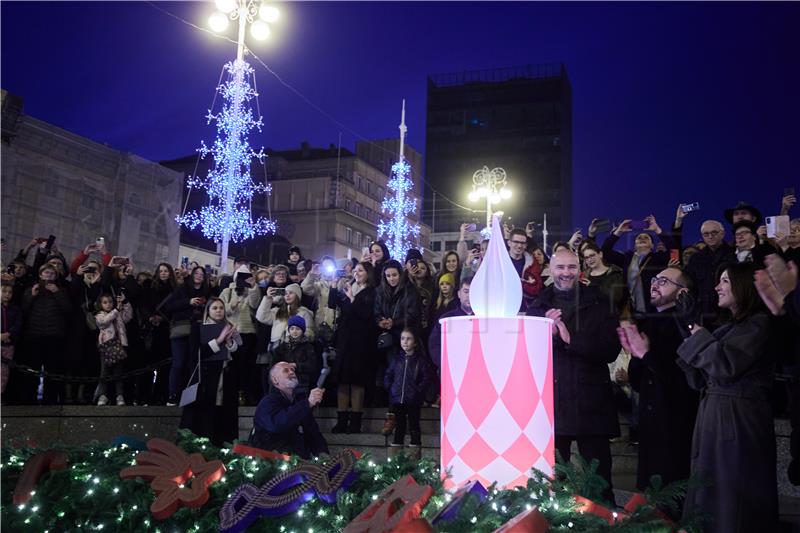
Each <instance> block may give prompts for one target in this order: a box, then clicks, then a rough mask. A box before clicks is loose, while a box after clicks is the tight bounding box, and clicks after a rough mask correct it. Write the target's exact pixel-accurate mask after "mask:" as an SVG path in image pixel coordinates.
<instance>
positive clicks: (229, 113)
mask: <svg viewBox="0 0 800 533" xmlns="http://www.w3.org/2000/svg"><path fill="white" fill-rule="evenodd" d="M225 70H227V72H228V79H227V81H225V83H223V84H221V85H220V86H218V87H217V92H219V93H220V94H221V95H222V98H223V100H224V104H223V106H222V110H221V111H220V112H219V113H216V114H214V113H212V111H211V110H210V109H209V111H208V115H207V116H206V118H207V119H208V123H209V124H210V123H211V122H212V121H215V122H216V126H217V138H216V140H215V141H214V144H213V145H212V146H211V147H210V148H209V147H208V146H206V144H205V143H201V147H200V148H199V149H198V152H199V153H200V157H201V158H205V157H207V156H208V155H211V156H213V159H214V166H213V168H212V169H211V170H209V172H208V175H207V176H206V177H205V178H200V177H198V176H191V177H190V178H189V179H188V180H187V182H186V186H187V187H188V188H189V190H190V191H191V190H192V189H200V190H204V191H205V192H206V194H207V195H208V204H207V205H205V206H203V207H202V208H201V209H200V210H199V212H198V211H191V212H189V213H184V214H182V215H179V216H178V217H176V220H177V221H178V223H180V224H182V225H184V226H186V227H187V228H189V229H194V228H196V227H197V226H200V228H201V229H202V231H203V235H205V236H206V237H208V238H209V239H211V240H213V241H214V242H218V243H222V249H221V256H222V259H221V263H220V264H221V266H222V267H223V268H224V267H225V266H226V265H227V258H228V243H229V242H230V241H231V240H232V241H233V242H240V241H243V240H247V239H252V238H253V237H255V236H256V235H264V234H268V233H275V223H274V222H273V221H272V220H269V219H267V218H264V217H260V218H258V219H257V220H253V216H252V212H251V208H252V203H253V197H254V196H255V195H256V194H269V193H270V191H271V188H270V186H269V185H265V184H258V185H257V184H255V183H253V180H252V179H251V177H250V164H251V162H252V160H253V158H256V159H257V160H258V161H259V162H263V160H264V152H263V149H259V151H258V152H255V151H254V150H253V149H252V148H251V147H250V144H249V142H248V135H249V133H250V131H251V130H252V129H253V128H256V129H258V131H259V132H260V131H261V126H262V121H261V117H260V116H259V117H257V118H256V117H255V116H254V114H253V109H252V108H251V107H250V106H249V105H248V104H249V103H250V101H251V100H253V98H256V97H258V93H257V92H256V91H255V89H254V88H253V87H254V84H253V85H251V83H250V78H251V77H252V76H253V75H254V71H253V69H252V67H250V65H249V64H248V63H247V62H246V61H244V60H241V59H237V60H235V61H231V62H229V63H227V64H226V65H225Z"/></svg>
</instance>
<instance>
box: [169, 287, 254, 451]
mask: <svg viewBox="0 0 800 533" xmlns="http://www.w3.org/2000/svg"><path fill="white" fill-rule="evenodd" d="M202 324H225V327H224V328H223V329H222V332H221V333H220V334H219V335H218V336H217V338H215V339H211V340H210V341H208V342H207V343H203V342H202V341H201V324H200V323H198V322H194V323H192V331H191V333H190V335H189V360H190V361H189V362H190V366H191V368H192V369H194V368H196V367H197V365H198V362H199V363H200V386H199V387H198V390H197V399H196V400H195V401H194V402H192V403H191V404H189V405H187V406H185V407H184V408H183V413H182V414H181V423H180V427H182V428H186V429H190V430H191V431H192V432H193V433H194V434H195V435H198V436H200V437H208V438H209V439H211V442H212V444H214V446H222V444H223V443H225V442H233V441H234V440H235V439H237V438H239V414H238V409H239V397H238V390H239V388H238V383H237V378H236V376H235V375H234V373H235V372H234V367H233V365H231V364H230V363H231V361H232V358H231V355H230V354H231V353H232V352H235V351H236V349H237V348H238V347H239V346H241V345H242V338H241V336H240V335H239V332H238V331H237V330H236V326H235V325H234V324H232V323H231V322H230V321H228V319H227V318H225V302H223V301H222V300H221V299H219V298H211V299H209V300H208V304H206V307H205V311H204V312H203V322H202ZM222 348H227V350H228V356H227V359H226V360H224V361H221V360H212V359H211V358H212V357H213V356H214V354H216V353H218V352H219V351H220V350H221V349H222ZM196 382H197V378H196V377H194V378H192V383H196ZM183 385H184V386H185V385H186V383H184V384H183Z"/></svg>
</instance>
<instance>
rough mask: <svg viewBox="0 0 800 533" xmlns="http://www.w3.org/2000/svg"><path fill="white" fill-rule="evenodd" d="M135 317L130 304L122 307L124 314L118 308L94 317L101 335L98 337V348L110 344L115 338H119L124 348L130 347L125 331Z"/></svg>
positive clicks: (126, 303) (101, 312)
mask: <svg viewBox="0 0 800 533" xmlns="http://www.w3.org/2000/svg"><path fill="white" fill-rule="evenodd" d="M132 317H133V307H131V304H130V303H128V302H125V304H124V305H123V306H122V312H120V311H118V310H117V309H116V308H115V309H112V310H111V311H109V312H105V311H100V312H99V313H97V314H96V315H95V317H94V319H95V320H96V321H97V328H98V330H99V335H98V337H97V344H98V346H99V345H101V344H103V343H104V342H108V341H110V340H111V339H113V338H118V339H119V342H120V343H121V344H122V345H123V346H127V345H128V334H127V333H126V331H125V323H126V322H129V321H130V319H131V318H132Z"/></svg>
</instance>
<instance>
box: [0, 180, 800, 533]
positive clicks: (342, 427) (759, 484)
mask: <svg viewBox="0 0 800 533" xmlns="http://www.w3.org/2000/svg"><path fill="white" fill-rule="evenodd" d="M794 203H795V197H794V195H793V194H786V195H785V196H784V197H783V198H782V204H781V208H780V210H781V214H782V215H783V214H787V213H788V212H789V210H790V209H791V208H792V206H793V205H794ZM690 211H691V210H687V209H685V207H684V206H680V207H679V208H678V209H677V211H676V217H675V220H674V221H673V223H672V225H671V227H669V228H662V227H661V226H660V225H659V223H658V221H657V220H656V218H655V217H654V216H648V217H646V218H644V219H643V220H623V221H621V222H619V223H618V224H616V225H611V224H610V222H609V221H604V220H598V219H595V220H593V221H592V223H591V224H590V226H589V227H588V230H587V233H586V236H585V237H584V236H583V232H582V231H581V230H577V231H576V232H575V233H574V234H573V235H572V237H571V238H570V239H569V240H568V241H565V242H557V243H555V245H554V246H553V247H552V248H551V249H547V250H546V249H544V248H543V247H542V246H540V243H539V242H538V241H537V239H536V238H535V235H534V234H533V225H532V224H529V225H528V226H526V227H525V228H524V229H523V228H513V227H508V226H506V227H504V233H505V234H504V238H505V240H506V242H507V246H508V253H509V257H510V259H511V262H512V264H513V265H514V268H515V269H516V270H517V272H518V274H519V277H520V283H521V285H522V289H523V300H522V302H521V306H520V313H523V314H528V315H533V316H544V317H548V318H550V319H552V320H553V324H554V327H553V334H554V342H553V348H554V378H555V381H556V383H557V385H556V387H555V392H554V394H555V431H556V449H557V450H558V452H559V454H560V455H561V456H562V457H563V458H564V459H568V458H569V456H570V450H571V447H572V444H573V443H577V447H578V450H579V451H580V453H581V454H582V455H583V456H584V457H585V458H587V459H589V460H591V459H596V460H597V461H598V464H599V467H598V472H599V473H600V474H601V475H602V476H603V477H604V478H605V479H606V481H607V482H608V488H607V491H606V496H607V498H608V499H609V500H610V501H613V493H612V492H611V466H612V457H611V449H610V440H611V439H614V438H616V437H618V436H619V435H620V426H619V412H618V409H619V404H620V399H623V400H624V401H627V403H628V404H629V405H630V413H629V416H630V419H631V440H636V441H637V442H638V456H639V458H638V461H639V462H638V475H637V485H638V486H639V488H641V489H644V488H645V487H646V486H647V485H648V484H649V482H650V479H651V476H654V475H659V476H660V477H661V478H662V480H663V481H664V482H669V481H674V480H680V479H687V478H689V477H690V475H691V476H694V477H696V478H703V479H706V480H708V481H710V484H706V485H698V486H694V485H693V486H692V488H691V489H690V491H689V494H688V496H687V500H686V508H687V509H690V510H695V511H696V510H700V511H702V512H705V513H707V514H709V515H711V516H713V518H714V522H713V523H712V524H711V526H710V529H711V530H715V531H734V530H736V531H746V530H755V529H765V528H766V529H765V530H769V529H770V526H769V525H770V524H774V523H775V521H776V519H777V488H776V484H777V481H776V476H775V470H776V468H775V463H776V452H775V437H774V430H773V416H774V414H775V412H776V409H779V408H778V407H776V403H778V404H779V403H780V402H776V399H775V398H776V393H775V389H776V387H775V386H774V375H775V372H776V370H777V369H781V370H782V371H784V372H791V371H792V369H793V368H795V367H796V366H797V365H796V362H797V356H798V355H800V342H798V341H799V340H800V338H798V334H797V330H798V328H797V323H798V318H797V316H798V314H797V310H798V309H800V305H798V304H797V303H796V295H797V292H796V291H795V286H796V278H797V269H796V267H795V266H794V265H797V264H800V257H798V256H799V255H800V219H794V220H791V222H790V230H789V231H788V232H784V233H781V231H778V232H777V233H772V232H771V231H770V236H768V230H767V228H766V226H764V225H763V224H762V223H763V216H762V214H761V212H760V211H759V210H758V209H756V208H755V207H754V206H752V205H749V204H747V203H744V202H743V203H740V204H739V205H737V206H735V207H733V208H731V209H729V210H726V211H725V213H722V215H723V216H722V217H720V218H721V219H722V220H716V219H709V220H706V221H705V222H703V223H702V225H701V227H700V233H699V234H698V235H684V229H683V227H684V221H685V219H686V217H687V216H696V215H694V214H691V212H690ZM725 222H727V223H728V225H729V226H728V227H730V234H728V233H727V231H728V230H727V229H726V224H725ZM469 229H470V228H469V226H468V225H467V224H464V225H463V226H462V227H461V239H460V240H459V242H458V245H457V247H456V249H455V250H451V251H447V252H444V253H443V254H442V257H441V269H439V270H438V271H437V270H436V269H434V267H433V265H431V264H430V263H428V262H426V261H425V260H424V257H423V254H422V253H421V251H420V250H416V249H412V250H410V251H409V252H408V254H407V255H406V256H405V257H402V258H392V257H390V254H389V251H388V249H387V247H386V245H385V244H384V243H383V242H381V241H377V242H375V243H373V244H372V245H371V246H370V247H369V249H368V252H367V253H365V254H364V256H363V257H361V258H360V260H357V259H353V260H347V261H343V260H339V261H337V260H336V259H334V258H332V257H329V256H325V257H321V258H319V260H310V259H305V258H303V256H302V254H301V250H300V249H299V248H297V247H292V248H291V249H290V250H289V253H288V256H287V258H286V260H285V261H284V262H283V263H281V264H275V265H269V266H267V267H264V268H261V267H258V266H257V265H254V264H251V263H250V262H249V261H248V260H247V259H246V258H244V257H239V258H236V259H235V260H234V269H233V270H234V271H233V274H232V275H223V276H219V277H217V276H214V275H212V274H211V273H210V272H208V271H207V269H206V268H204V267H203V266H200V265H199V264H191V263H189V264H187V262H186V261H184V262H183V263H182V264H181V265H180V266H179V267H173V266H172V265H170V264H168V263H161V264H160V265H158V267H157V268H156V269H155V272H153V273H152V274H151V273H149V272H137V271H136V270H135V268H134V265H133V264H132V262H131V261H130V258H126V257H118V256H112V255H111V254H110V253H109V252H108V250H107V248H106V244H105V242H104V241H102V240H101V239H98V241H97V242H95V243H92V244H89V245H87V246H86V248H85V249H84V250H83V251H82V252H81V253H79V254H78V255H77V256H76V257H75V258H74V259H73V260H72V261H71V262H68V261H67V260H66V258H65V257H64V256H63V255H62V254H60V253H59V251H58V248H57V245H56V243H55V242H54V241H53V239H52V238H51V239H34V240H33V241H31V242H30V243H29V244H28V245H27V246H26V247H25V248H23V249H22V250H21V251H20V252H19V254H18V256H17V258H16V259H15V260H14V261H13V262H12V263H11V264H10V265H9V266H8V270H7V271H4V274H3V280H2V306H3V315H2V348H3V357H4V361H3V402H4V403H18V404H34V403H37V402H41V403H46V404H50V403H90V402H91V403H96V404H97V405H106V404H109V403H112V404H113V403H115V404H117V405H125V404H127V403H133V404H138V405H156V404H166V405H177V404H178V403H185V407H184V410H183V415H182V422H181V424H182V426H183V427H188V428H189V429H192V430H193V431H195V433H197V434H200V435H204V436H208V437H210V438H211V439H212V441H214V442H215V443H221V442H224V441H232V440H234V439H236V438H238V423H237V413H236V409H237V407H238V406H239V405H255V404H258V407H257V409H256V416H255V419H254V431H253V434H252V435H251V439H250V440H251V443H252V444H254V445H257V446H261V447H264V448H268V449H278V450H281V451H290V452H294V453H299V454H300V455H303V456H308V455H309V454H314V453H319V452H321V451H325V450H327V446H326V444H325V441H324V438H323V437H322V435H321V433H320V431H319V428H318V427H317V425H316V422H315V421H314V419H313V408H314V407H315V406H317V405H319V404H320V403H323V402H328V403H329V404H335V405H336V408H337V411H338V416H337V422H336V425H335V426H334V427H333V430H332V431H333V432H334V433H360V432H361V425H362V424H361V422H362V414H363V410H364V408H365V406H377V407H387V408H388V413H387V416H386V420H385V422H384V427H383V430H382V432H383V434H384V435H387V436H392V435H393V441H392V447H391V449H390V454H394V453H398V452H399V451H400V450H402V449H403V448H404V447H405V446H406V433H408V434H409V436H410V437H409V438H410V443H409V444H408V449H409V452H410V453H411V454H412V455H413V456H417V457H418V456H419V454H420V447H421V444H422V441H421V431H420V408H421V407H423V406H426V405H427V406H432V407H438V402H439V379H438V377H437V373H438V368H439V365H440V359H441V353H440V352H441V349H440V331H441V330H440V323H439V320H440V319H441V318H445V317H450V316H465V315H470V314H472V309H471V306H470V299H469V291H470V285H471V280H472V276H473V275H474V274H475V272H476V271H477V269H478V268H479V267H480V264H481V261H482V260H483V255H484V254H485V252H486V249H487V244H488V241H487V240H485V239H482V238H481V237H480V235H479V234H471V233H470V232H469ZM633 231H637V234H636V235H635V237H634V238H633V240H632V248H631V249H629V250H623V249H622V246H621V242H620V241H622V240H623V237H624V236H625V235H626V234H628V233H630V232H633ZM606 232H607V233H608V234H607V235H606V236H605V238H603V239H601V238H600V236H601V235H602V234H603V233H606ZM629 242H630V241H629ZM685 242H686V243H688V244H684V243H685ZM793 291H794V292H793ZM209 331H213V333H211V334H209V333H208V332H209ZM11 361H13V362H15V363H19V364H22V365H25V366H27V367H29V368H30V369H34V372H31V371H27V372H23V371H15V372H13V373H12V374H11V375H10V376H9V373H8V369H9V365H10V362H11ZM165 361H166V364H162V365H161V366H158V367H157V368H156V371H155V374H154V372H153V371H152V370H150V371H144V372H138V373H137V372H135V370H136V369H140V368H143V367H147V366H148V365H154V364H156V363H159V362H161V363H164V362H165ZM39 370H42V371H43V372H44V373H43V380H42V387H41V389H39V383H40V376H39V374H38V371H39ZM131 371H134V372H131ZM130 374H133V375H132V376H130V377H127V378H126V377H125V376H128V375H130ZM70 376H81V377H87V376H88V377H92V376H97V377H102V380H101V381H99V382H97V383H91V382H87V380H73V381H70ZM154 376H155V379H154ZM193 384H196V385H197V387H196V388H195V389H193V390H192V394H191V395H190V396H191V397H190V398H184V400H185V401H183V402H182V399H181V396H182V394H183V395H184V396H186V392H187V391H189V390H190V389H191V386H192V385H193ZM112 387H113V392H109V391H110V390H111V388H112ZM796 388H797V387H794V388H793V389H791V390H792V393H793V392H794V390H795V389H796ZM328 391H330V392H328ZM797 400H800V393H798V394H796V395H795V394H792V397H791V403H792V404H794V403H796V402H797ZM798 405H800V404H798ZM798 411H800V409H795V410H794V411H792V416H796V417H799V418H798V420H800V412H798ZM797 442H800V433H798V438H797ZM797 442H794V441H793V449H796V450H800V445H797ZM797 455H798V456H800V452H797ZM799 458H800V457H799ZM798 465H800V463H798V462H793V463H792V466H791V467H790V473H789V474H790V479H792V481H794V482H797V483H800V466H798ZM756 524H758V526H756Z"/></svg>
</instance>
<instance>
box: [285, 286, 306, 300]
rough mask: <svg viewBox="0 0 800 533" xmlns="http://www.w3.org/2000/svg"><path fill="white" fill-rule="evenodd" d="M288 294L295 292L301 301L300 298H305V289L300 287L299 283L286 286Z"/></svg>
mask: <svg viewBox="0 0 800 533" xmlns="http://www.w3.org/2000/svg"><path fill="white" fill-rule="evenodd" d="M286 292H293V293H294V295H295V296H297V300H298V301H300V298H302V297H303V289H301V288H300V285H298V284H297V283H292V284H291V285H287V286H286Z"/></svg>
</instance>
